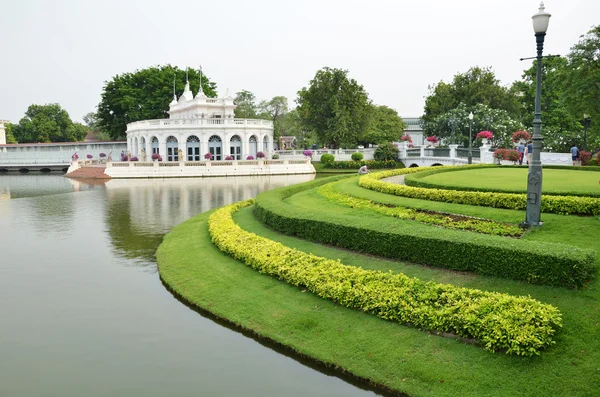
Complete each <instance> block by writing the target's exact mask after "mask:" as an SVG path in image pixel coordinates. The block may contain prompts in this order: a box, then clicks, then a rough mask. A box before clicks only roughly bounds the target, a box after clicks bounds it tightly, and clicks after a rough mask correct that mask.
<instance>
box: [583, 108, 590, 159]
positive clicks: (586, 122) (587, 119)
mask: <svg viewBox="0 0 600 397" xmlns="http://www.w3.org/2000/svg"><path fill="white" fill-rule="evenodd" d="M591 123H592V119H591V118H590V116H589V115H587V114H584V115H583V151H584V152H587V129H588V127H589V126H590V124H591Z"/></svg>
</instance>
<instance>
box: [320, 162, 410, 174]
mask: <svg viewBox="0 0 600 397" xmlns="http://www.w3.org/2000/svg"><path fill="white" fill-rule="evenodd" d="M312 165H313V167H315V171H317V174H357V173H358V170H354V169H337V168H325V165H324V164H323V163H321V162H319V161H313V163H312ZM395 168H404V164H402V163H401V162H398V163H397V164H396V167H395ZM386 169H388V170H389V169H391V168H386ZM382 170H383V169H382ZM371 171H378V170H373V169H371Z"/></svg>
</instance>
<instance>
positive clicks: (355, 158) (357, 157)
mask: <svg viewBox="0 0 600 397" xmlns="http://www.w3.org/2000/svg"><path fill="white" fill-rule="evenodd" d="M364 157H365V156H364V155H363V154H362V153H361V152H354V153H352V161H360V160H362V159H363V158H364Z"/></svg>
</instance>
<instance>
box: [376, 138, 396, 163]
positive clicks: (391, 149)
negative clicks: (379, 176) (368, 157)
mask: <svg viewBox="0 0 600 397" xmlns="http://www.w3.org/2000/svg"><path fill="white" fill-rule="evenodd" d="M373 157H374V158H375V160H379V161H385V160H393V161H396V160H398V147H397V146H396V145H394V144H393V143H392V142H385V143H381V144H379V145H378V148H377V149H375V153H374V154H373Z"/></svg>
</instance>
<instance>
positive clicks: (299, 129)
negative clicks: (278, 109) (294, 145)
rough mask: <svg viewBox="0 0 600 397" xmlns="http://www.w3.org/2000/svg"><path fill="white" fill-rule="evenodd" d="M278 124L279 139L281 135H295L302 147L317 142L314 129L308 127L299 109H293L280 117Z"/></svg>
mask: <svg viewBox="0 0 600 397" xmlns="http://www.w3.org/2000/svg"><path fill="white" fill-rule="evenodd" d="M277 126H278V131H279V132H278V133H279V135H278V136H277V137H276V138H277V139H278V138H279V137H280V136H295V137H296V141H297V142H298V144H299V145H300V146H301V147H308V146H310V145H311V144H313V143H316V141H315V137H314V134H313V133H312V131H311V130H309V129H307V128H306V127H305V126H304V124H303V123H302V120H301V119H300V114H299V113H298V109H293V110H291V111H289V112H287V113H285V114H284V115H283V116H281V117H279V118H278V120H277Z"/></svg>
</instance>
